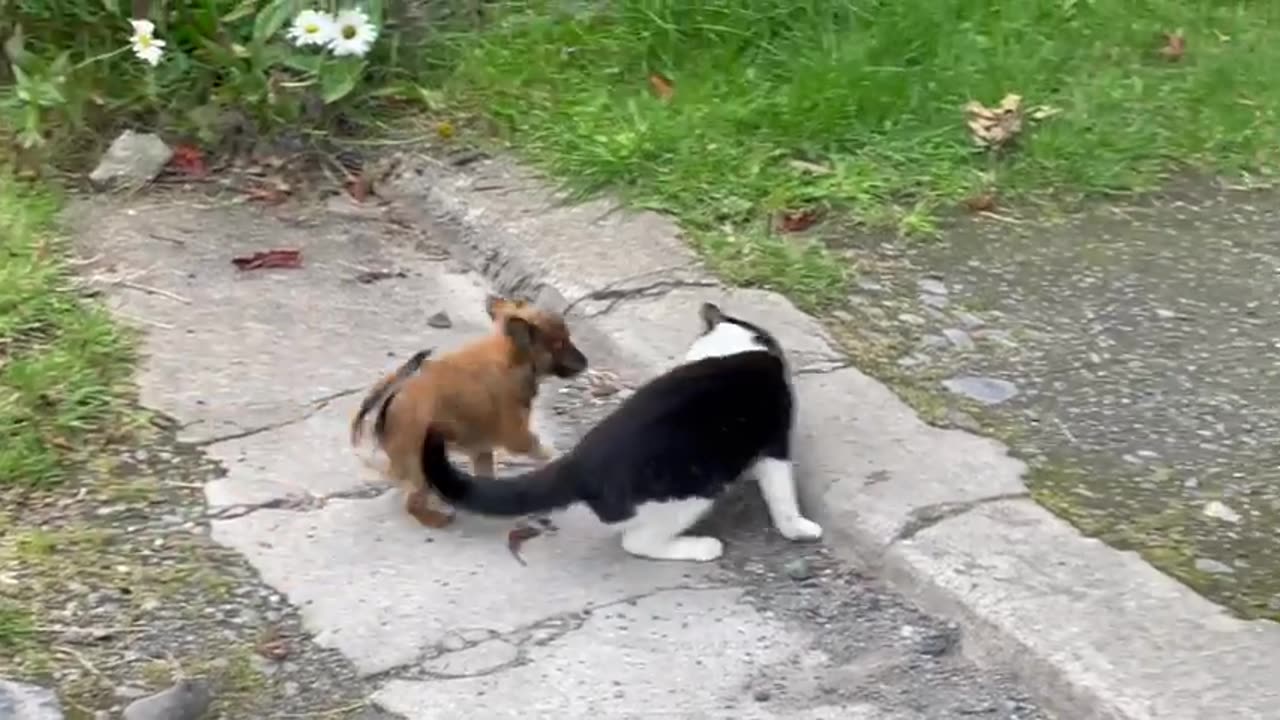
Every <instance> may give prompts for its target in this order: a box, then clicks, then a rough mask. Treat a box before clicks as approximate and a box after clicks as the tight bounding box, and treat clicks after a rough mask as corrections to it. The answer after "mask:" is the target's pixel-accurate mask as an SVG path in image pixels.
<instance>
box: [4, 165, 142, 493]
mask: <svg viewBox="0 0 1280 720" xmlns="http://www.w3.org/2000/svg"><path fill="white" fill-rule="evenodd" d="M57 208H58V204H57V198H56V197H54V196H53V195H52V194H50V193H49V192H47V191H46V190H44V189H42V188H37V187H34V186H31V185H28V184H25V183H23V182H21V181H19V180H18V179H16V178H15V177H14V176H13V175H12V174H10V173H9V172H7V171H5V170H4V169H3V168H0V437H3V438H4V442H3V443H0V488H3V487H6V486H10V487H12V486H39V485H48V484H51V483H54V482H56V481H57V480H59V479H61V478H62V477H64V476H65V474H66V473H67V472H68V471H69V470H70V469H71V468H72V467H74V465H75V462H76V460H77V458H79V457H80V456H81V454H82V453H83V451H85V450H86V449H87V447H88V444H89V443H90V442H92V441H94V440H95V439H97V438H98V437H100V436H101V435H102V433H103V432H104V431H105V432H113V431H115V430H116V429H118V427H119V424H118V423H119V421H120V419H121V418H122V417H123V410H124V407H125V405H124V400H125V398H126V395H127V391H128V382H129V380H130V370H131V361H132V357H133V345H132V340H131V338H130V337H129V336H128V334H127V333H125V332H124V331H122V330H121V329H120V328H118V327H117V326H115V325H114V324H112V322H111V319H110V317H109V315H108V312H107V311H106V309H104V308H101V307H97V306H95V305H93V304H90V303H88V302H86V301H84V300H82V299H81V298H80V297H79V296H78V295H77V293H76V291H75V288H74V286H73V282H72V281H73V277H72V276H71V274H70V272H69V269H68V266H67V249H66V246H65V242H64V241H63V240H62V239H61V238H60V237H58V236H57V235H56V233H55V231H54V216H55V213H56V211H57Z"/></svg>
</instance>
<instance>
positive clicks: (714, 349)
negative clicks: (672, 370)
mask: <svg viewBox="0 0 1280 720" xmlns="http://www.w3.org/2000/svg"><path fill="white" fill-rule="evenodd" d="M698 316H699V317H700V318H701V319H702V334H701V335H699V336H698V339H697V340H695V341H694V343H693V346H692V347H690V348H689V353H688V354H687V355H686V356H685V359H686V360H697V359H699V358H704V357H722V356H725V355H736V354H738V353H742V352H759V351H762V350H763V351H764V352H767V353H769V354H770V355H773V356H775V357H779V358H783V357H784V355H783V352H782V345H781V344H779V343H778V339H777V338H775V337H774V336H773V333H770V332H769V331H768V330H765V329H764V328H762V327H760V326H759V325H756V324H754V323H751V322H748V321H746V320H743V319H742V318H738V317H734V316H732V315H728V314H726V313H725V312H724V311H723V310H721V309H720V307H719V306H718V305H716V304H715V303H710V302H704V303H703V304H702V307H701V308H699V309H698Z"/></svg>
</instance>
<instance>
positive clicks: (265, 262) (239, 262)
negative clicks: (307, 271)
mask: <svg viewBox="0 0 1280 720" xmlns="http://www.w3.org/2000/svg"><path fill="white" fill-rule="evenodd" d="M231 264H232V265H235V266H236V269H238V270H266V269H269V268H285V269H289V270H294V269H297V268H300V267H302V251H301V250H297V249H292V248H290V249H284V250H260V251H258V252H256V253H254V254H252V255H242V256H240V257H233V258H231Z"/></svg>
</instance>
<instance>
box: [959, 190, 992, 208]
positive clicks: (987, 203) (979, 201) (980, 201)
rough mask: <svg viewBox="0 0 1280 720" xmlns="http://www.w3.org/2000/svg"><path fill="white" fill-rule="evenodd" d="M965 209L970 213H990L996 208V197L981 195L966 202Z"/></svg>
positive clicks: (989, 194)
mask: <svg viewBox="0 0 1280 720" xmlns="http://www.w3.org/2000/svg"><path fill="white" fill-rule="evenodd" d="M964 204H965V207H967V208H969V211H970V212H990V211H992V210H995V208H996V196H995V194H994V193H989V192H985V193H979V194H978V195H974V196H973V197H971V198H969V199H967V200H965V201H964Z"/></svg>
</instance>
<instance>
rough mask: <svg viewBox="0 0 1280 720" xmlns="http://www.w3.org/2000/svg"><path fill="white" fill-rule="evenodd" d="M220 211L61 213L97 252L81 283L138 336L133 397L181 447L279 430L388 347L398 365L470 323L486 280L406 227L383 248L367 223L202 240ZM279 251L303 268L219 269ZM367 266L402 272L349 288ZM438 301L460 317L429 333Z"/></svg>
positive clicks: (384, 363)
mask: <svg viewBox="0 0 1280 720" xmlns="http://www.w3.org/2000/svg"><path fill="white" fill-rule="evenodd" d="M228 209H230V208H219V207H216V206H214V205H213V204H212V203H203V204H197V203H196V202H195V201H192V200H190V199H189V198H188V199H186V200H184V201H181V202H169V203H155V204H153V205H144V204H139V205H138V206H135V207H130V208H127V209H125V210H122V211H119V212H112V211H110V210H108V206H107V204H106V201H103V200H87V201H84V202H81V203H79V204H77V205H76V206H74V207H73V208H72V211H71V212H70V213H69V219H70V221H71V222H70V224H71V226H72V228H73V229H74V230H76V231H77V235H78V236H79V238H80V240H79V246H80V249H81V251H82V253H83V254H85V255H86V256H87V257H96V258H98V260H97V261H96V262H94V263H92V264H90V265H88V266H87V267H86V268H85V270H86V272H87V273H88V274H89V275H90V276H91V277H92V278H94V279H95V283H94V284H95V285H97V286H98V287H100V288H102V289H103V290H104V291H106V292H107V294H108V295H109V297H110V298H111V300H112V304H113V306H114V307H115V310H116V312H118V313H119V314H120V315H121V316H122V317H124V318H126V319H131V320H133V321H134V322H136V323H138V324H140V325H141V326H143V327H145V328H146V329H147V333H148V339H147V345H146V352H147V373H146V375H145V377H144V381H143V383H142V387H141V392H142V401H143V403H144V404H146V405H147V406H148V407H151V408H154V409H156V410H159V411H161V412H164V413H166V414H169V415H171V416H174V417H178V418H181V423H182V428H183V429H182V432H181V433H180V439H182V440H184V441H191V442H201V441H207V440H210V439H214V438H217V437H221V436H226V435H232V434H236V433H242V432H246V431H250V430H252V429H253V428H257V427H262V426H267V425H273V424H280V423H287V422H289V421H291V420H293V419H296V418H298V417H300V416H301V415H304V414H306V413H307V412H309V411H311V410H312V409H313V403H314V400H315V399H316V398H318V397H322V396H325V395H328V394H332V393H339V392H341V391H343V390H348V389H350V388H353V387H361V386H364V385H366V384H367V383H368V377H369V374H370V370H371V369H373V370H374V372H376V371H377V370H378V369H381V368H389V367H390V366H392V365H393V364H394V363H393V358H389V357H388V353H389V352H390V353H396V354H397V356H398V357H407V356H408V355H409V354H412V353H413V352H414V351H416V350H418V349H420V348H421V347H424V346H431V345H435V344H442V345H443V344H447V343H456V342H458V341H460V339H461V338H464V337H467V336H469V335H472V334H474V333H475V332H476V330H477V329H478V327H479V326H478V324H477V323H478V322H480V321H479V320H478V319H477V314H479V316H480V317H481V318H482V317H483V311H482V307H483V306H482V304H481V303H482V299H483V296H484V293H485V292H486V285H485V284H484V283H483V282H482V281H481V280H480V279H479V278H477V277H476V276H474V275H471V274H468V273H460V272H453V271H451V270H450V268H448V267H446V266H445V264H443V263H440V262H430V261H429V260H428V259H427V258H426V257H425V256H423V255H422V254H421V253H419V252H416V251H415V249H414V247H413V245H412V240H413V237H412V236H410V234H409V233H407V232H405V231H400V232H399V235H400V241H399V242H398V243H394V242H392V243H389V242H387V241H386V239H385V238H384V234H385V233H386V229H385V228H384V227H383V226H380V225H376V224H372V223H368V222H357V221H351V220H346V221H340V220H338V219H337V218H334V217H332V216H328V217H326V216H324V215H323V214H321V215H320V216H312V217H307V218H296V217H284V216H273V215H272V214H271V213H263V214H262V215H260V216H259V219H258V221H257V222H253V223H247V222H243V221H242V222H241V223H240V224H239V225H238V226H236V227H234V228H228V229H227V230H228V231H223V232H218V231H216V230H215V231H214V232H210V229H216V228H217V227H218V225H219V224H220V223H222V222H225V213H226V211H227V210H228ZM279 247H294V248H300V249H301V250H302V257H303V260H302V263H303V267H302V268H301V269H298V270H255V271H248V272H241V271H239V270H237V269H236V268H235V267H234V266H233V265H232V264H231V258H233V257H235V256H239V255H246V254H251V253H253V252H257V251H259V250H266V249H271V248H279ZM370 268H373V269H388V268H390V269H398V270H403V271H405V272H406V277H404V278H392V279H388V280H384V281H381V282H375V283H368V284H365V283H361V282H359V281H358V279H357V277H358V275H359V274H360V272H361V271H362V270H366V269H370ZM446 303H447V304H448V306H449V307H450V309H451V311H454V312H457V310H462V309H465V310H469V311H470V312H468V313H467V314H466V316H465V317H460V318H459V322H458V323H457V324H456V325H455V326H454V327H453V328H451V329H448V330H441V329H436V328H430V327H428V326H427V325H426V322H425V321H426V318H427V317H429V316H430V315H431V314H432V313H434V312H436V311H438V310H440V309H441V308H442V307H444V306H445V305H446ZM455 309H456V310H455ZM320 327H327V328H336V327H340V328H342V329H343V332H342V333H341V335H340V336H338V335H335V333H333V332H318V331H317V330H318V329H319V328H320ZM338 337H340V339H341V342H340V343H339V342H337V341H336V338H338Z"/></svg>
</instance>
